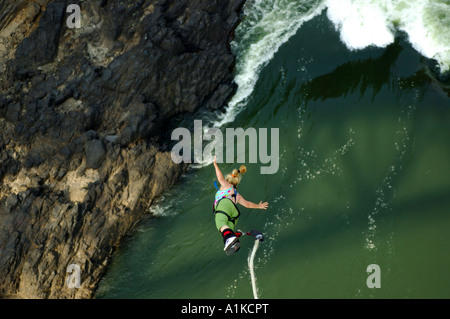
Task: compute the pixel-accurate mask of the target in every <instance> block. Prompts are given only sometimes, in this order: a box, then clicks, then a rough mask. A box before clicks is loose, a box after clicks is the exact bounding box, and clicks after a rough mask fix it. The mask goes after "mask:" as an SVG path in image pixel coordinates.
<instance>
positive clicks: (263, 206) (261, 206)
mask: <svg viewBox="0 0 450 319" xmlns="http://www.w3.org/2000/svg"><path fill="white" fill-rule="evenodd" d="M237 201H238V203H239V204H241V205H242V206H244V207H246V208H258V209H267V207H269V203H268V202H264V203H263V202H262V201H261V202H259V204H256V203H253V202H250V201H248V200H245V198H244V197H242V195H241V194H238V196H237Z"/></svg>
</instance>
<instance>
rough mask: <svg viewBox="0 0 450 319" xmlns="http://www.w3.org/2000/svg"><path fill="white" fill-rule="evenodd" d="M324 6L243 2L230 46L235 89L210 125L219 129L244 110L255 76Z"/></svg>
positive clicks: (257, 0) (282, 0)
mask: <svg viewBox="0 0 450 319" xmlns="http://www.w3.org/2000/svg"><path fill="white" fill-rule="evenodd" d="M323 9H324V6H323V5H322V4H321V2H318V1H305V0H303V1H292V0H274V1H267V0H254V1H249V2H247V4H246V6H245V9H244V12H245V14H246V17H245V19H243V21H242V22H241V24H240V25H239V27H238V28H237V30H236V34H237V38H238V40H239V41H234V42H232V49H233V51H234V53H235V54H236V56H237V59H236V60H237V63H236V64H237V65H236V69H237V74H236V76H235V78H234V81H235V82H236V84H237V85H238V89H237V92H236V94H235V95H234V96H233V98H232V99H231V101H230V102H229V104H228V106H227V108H226V112H225V113H223V114H222V115H221V116H220V117H219V119H218V120H217V121H216V122H215V123H214V126H215V127H221V126H223V125H224V124H226V123H230V122H232V121H233V120H234V119H235V118H236V116H237V114H239V112H240V111H241V110H242V109H243V108H244V107H245V105H246V102H247V99H248V97H249V96H250V95H251V94H252V92H253V89H254V87H255V85H256V82H257V80H258V77H259V74H260V72H261V70H262V69H263V67H264V66H266V65H267V63H269V61H270V60H272V58H273V56H274V55H275V53H276V52H277V51H278V49H279V48H280V47H281V46H282V45H283V44H284V43H285V42H287V41H288V40H289V39H290V38H291V37H292V36H293V35H294V34H295V33H296V32H297V30H298V29H299V28H300V27H301V26H302V24H303V23H304V22H306V21H308V20H310V19H312V18H314V17H315V16H316V15H318V14H319V13H320V12H322V10H323Z"/></svg>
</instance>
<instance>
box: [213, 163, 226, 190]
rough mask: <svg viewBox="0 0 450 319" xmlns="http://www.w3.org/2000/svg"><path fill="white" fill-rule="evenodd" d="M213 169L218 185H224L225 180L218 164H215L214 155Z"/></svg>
mask: <svg viewBox="0 0 450 319" xmlns="http://www.w3.org/2000/svg"><path fill="white" fill-rule="evenodd" d="M214 169H215V170H216V176H217V180H218V181H219V183H220V185H221V186H224V187H225V186H226V185H225V183H227V181H226V180H225V178H223V175H222V172H221V171H220V168H219V165H217V162H216V157H215V156H214Z"/></svg>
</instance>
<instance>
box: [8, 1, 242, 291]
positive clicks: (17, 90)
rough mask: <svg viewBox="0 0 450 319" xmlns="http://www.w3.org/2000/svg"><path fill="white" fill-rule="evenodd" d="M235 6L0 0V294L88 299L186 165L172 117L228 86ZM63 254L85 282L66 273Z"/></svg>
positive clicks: (228, 91) (219, 102)
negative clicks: (75, 14) (177, 153)
mask: <svg viewBox="0 0 450 319" xmlns="http://www.w3.org/2000/svg"><path fill="white" fill-rule="evenodd" d="M69 4H77V5H79V6H80V8H81V28H69V27H68V25H67V18H68V16H69V15H70V12H67V7H68V5H69ZM242 4H243V0H226V1H225V0H208V1H203V0H135V1H131V0H128V1H107V0H92V1H91V0H90V1H75V0H67V1H61V0H55V1H49V0H35V1H30V0H18V1H9V0H0V73H1V75H0V185H1V186H0V295H2V296H17V297H22V298H90V297H92V296H93V293H94V292H95V289H96V287H97V285H98V282H99V280H100V278H101V276H102V275H103V274H104V272H105V270H106V268H107V266H108V264H109V261H110V260H111V256H112V254H113V253H114V251H115V249H116V247H117V246H118V245H119V244H120V242H121V239H122V238H123V237H124V236H125V235H126V234H127V232H129V231H130V230H131V229H132V228H133V226H134V225H135V224H136V222H137V221H138V220H139V219H140V218H141V217H142V215H143V214H145V212H146V211H148V207H149V205H151V204H152V201H153V200H154V199H155V198H157V197H158V196H159V195H160V194H161V193H162V192H163V191H164V190H166V189H167V188H168V187H170V186H171V185H173V184H174V183H175V182H176V181H177V179H178V177H179V176H180V174H181V172H182V171H183V170H184V169H185V165H183V164H182V165H176V164H174V163H173V162H172V160H171V158H170V149H169V147H168V140H169V139H170V135H168V134H170V130H169V128H170V127H176V126H177V123H178V121H179V120H178V119H180V118H182V117H186V115H191V116H195V112H196V111H198V110H199V109H206V110H208V109H209V110H213V109H217V108H221V107H222V106H224V104H225V103H226V102H227V100H228V99H229V98H230V97H231V95H232V94H233V92H234V90H235V86H234V84H233V82H232V72H233V67H234V62H235V61H234V57H233V55H232V53H231V51H230V48H229V42H230V41H231V38H232V34H233V30H234V28H235V27H236V25H237V23H238V21H239V11H240V9H241V7H242ZM71 264H76V265H79V266H80V270H81V272H80V274H81V278H80V279H81V287H80V288H70V287H68V285H67V284H66V279H67V276H68V273H67V268H68V266H69V265H71Z"/></svg>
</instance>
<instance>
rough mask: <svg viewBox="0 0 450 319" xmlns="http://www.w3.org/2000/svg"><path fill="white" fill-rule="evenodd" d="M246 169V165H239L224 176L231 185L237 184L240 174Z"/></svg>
mask: <svg viewBox="0 0 450 319" xmlns="http://www.w3.org/2000/svg"><path fill="white" fill-rule="evenodd" d="M246 171H247V167H245V165H241V167H239V169H234V170H233V171H232V172H231V174H228V175H227V177H226V178H225V179H226V180H227V182H228V183H230V184H231V185H233V186H237V185H238V184H239V183H240V181H241V175H242V174H244V173H245V172H246Z"/></svg>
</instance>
